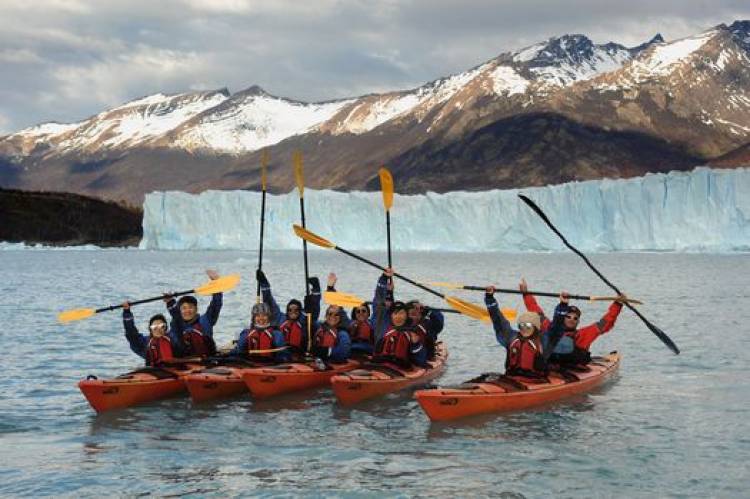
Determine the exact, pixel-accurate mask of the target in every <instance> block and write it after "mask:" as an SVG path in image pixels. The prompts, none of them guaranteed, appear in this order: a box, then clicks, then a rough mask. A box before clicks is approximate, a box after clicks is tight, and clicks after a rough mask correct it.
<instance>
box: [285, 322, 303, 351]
mask: <svg viewBox="0 0 750 499" xmlns="http://www.w3.org/2000/svg"><path fill="white" fill-rule="evenodd" d="M279 330H281V333H282V334H283V335H284V343H285V344H287V345H289V346H290V347H292V349H294V350H297V351H302V350H304V349H305V331H304V330H303V329H302V323H300V321H292V320H289V319H287V320H285V321H284V323H283V324H281V326H279Z"/></svg>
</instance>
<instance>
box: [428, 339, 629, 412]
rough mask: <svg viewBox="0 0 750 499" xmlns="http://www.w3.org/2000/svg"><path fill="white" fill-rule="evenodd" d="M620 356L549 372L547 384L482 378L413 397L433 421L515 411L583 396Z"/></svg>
mask: <svg viewBox="0 0 750 499" xmlns="http://www.w3.org/2000/svg"><path fill="white" fill-rule="evenodd" d="M619 366H620V354H618V353H617V352H611V353H610V354H609V355H606V356H604V357H594V358H593V359H592V361H591V362H590V363H589V364H587V365H586V366H582V367H577V368H576V369H565V370H561V371H551V372H550V374H549V376H548V379H547V380H546V381H542V380H537V379H531V378H526V377H522V376H504V375H483V376H481V377H479V378H477V379H475V380H472V381H468V382H466V383H463V384H461V385H459V386H457V387H444V388H434V389H430V390H418V391H417V392H415V393H414V397H415V398H416V399H417V401H418V402H419V405H420V406H421V407H422V409H423V410H424V412H425V413H426V414H427V416H428V417H429V418H430V419H431V420H432V421H447V420H451V419H458V418H462V417H466V416H473V415H477V414H484V413H493V412H506V411H517V410H521V409H526V408H529V407H533V406H537V405H541V404H545V403H548V402H553V401H556V400H560V399H562V398H565V397H568V396H571V395H577V394H581V393H586V392H588V391H590V390H592V389H593V388H595V387H597V386H599V385H601V384H602V383H604V382H606V381H607V380H609V379H610V378H611V377H612V376H613V375H614V374H615V373H616V372H617V369H618V368H619Z"/></svg>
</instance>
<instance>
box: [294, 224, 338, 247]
mask: <svg viewBox="0 0 750 499" xmlns="http://www.w3.org/2000/svg"><path fill="white" fill-rule="evenodd" d="M292 228H293V229H294V233H295V234H297V237H299V238H301V239H304V240H305V241H307V242H308V243H312V244H314V245H316V246H320V247H321V248H330V249H333V248H336V245H335V244H333V243H332V242H331V241H329V240H328V239H323V238H322V237H320V236H319V235H317V234H313V233H312V232H310V231H309V230H307V229H303V228H302V227H300V226H299V225H297V224H294V225H292Z"/></svg>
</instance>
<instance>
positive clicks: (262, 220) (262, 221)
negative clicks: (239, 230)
mask: <svg viewBox="0 0 750 499" xmlns="http://www.w3.org/2000/svg"><path fill="white" fill-rule="evenodd" d="M265 224H266V189H265V187H264V188H263V194H261V201H260V248H259V249H258V270H263V229H264V226H265ZM257 296H260V281H258V292H257Z"/></svg>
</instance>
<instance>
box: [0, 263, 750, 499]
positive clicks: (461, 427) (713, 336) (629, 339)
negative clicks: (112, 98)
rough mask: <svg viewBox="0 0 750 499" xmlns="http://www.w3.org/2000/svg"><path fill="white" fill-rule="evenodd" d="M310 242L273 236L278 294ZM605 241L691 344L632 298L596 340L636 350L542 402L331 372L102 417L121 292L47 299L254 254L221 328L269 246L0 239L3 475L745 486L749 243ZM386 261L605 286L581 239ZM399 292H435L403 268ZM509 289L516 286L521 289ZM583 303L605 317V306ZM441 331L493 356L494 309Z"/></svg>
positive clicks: (149, 483) (368, 492) (469, 354)
mask: <svg viewBox="0 0 750 499" xmlns="http://www.w3.org/2000/svg"><path fill="white" fill-rule="evenodd" d="M367 256H369V257H370V258H373V259H382V258H383V256H382V255H379V254H369V255H367ZM301 260H302V259H301V255H300V254H298V253H289V252H271V253H270V254H268V257H267V260H266V262H265V263H264V268H266V269H267V274H268V276H269V278H270V280H271V283H272V285H273V287H274V291H275V293H276V294H277V297H278V298H279V300H280V301H282V300H284V301H285V300H287V299H288V298H290V297H292V296H298V295H301V294H302V293H301V290H302V289H303V286H304V282H303V278H302V262H301ZM592 260H593V261H594V262H595V264H596V265H597V266H598V267H599V268H600V269H601V270H602V271H603V272H604V274H605V275H606V276H607V277H609V278H610V280H612V281H613V282H615V283H617V284H618V285H619V286H620V287H621V288H623V289H624V290H626V291H627V292H628V293H629V294H631V295H632V296H635V297H638V298H640V299H642V300H644V301H645V302H646V304H645V305H644V306H643V307H642V308H641V310H642V312H643V313H644V314H645V315H646V316H647V317H648V318H649V319H651V320H652V321H653V322H654V323H655V324H657V325H659V326H660V327H661V328H662V329H664V330H665V331H666V332H667V333H668V334H669V335H670V336H671V337H672V338H673V339H674V340H675V341H676V342H677V344H678V345H679V346H680V347H681V349H682V350H683V353H682V354H681V355H680V356H674V355H672V354H671V353H670V352H669V350H667V348H666V347H664V346H663V345H662V344H661V343H660V342H659V341H658V339H656V337H654V336H653V335H652V334H651V332H650V331H648V330H647V329H646V328H645V327H644V326H643V325H642V324H641V323H640V322H639V321H638V319H637V318H636V317H635V316H634V315H632V314H630V313H627V312H623V314H622V316H621V320H620V321H619V322H618V324H617V327H616V328H615V330H614V331H613V332H612V333H610V334H609V335H607V336H606V337H604V338H602V339H601V340H600V341H598V342H597V343H595V345H594V348H593V350H594V351H595V352H607V351H610V350H614V349H617V350H619V351H621V352H622V353H623V355H624V361H623V365H622V368H621V372H620V375H619V377H618V378H617V379H616V380H615V381H614V382H613V383H611V384H610V385H608V386H607V387H605V388H603V389H600V390H599V391H598V392H595V393H592V394H589V395H585V396H581V397H579V398H577V399H574V400H569V401H566V402H565V403H560V404H557V405H554V406H551V407H545V408H542V409H538V410H535V411H530V412H525V413H519V414H510V415H493V416H486V417H485V416H483V417H479V418H474V419H469V420H464V421H459V422H454V423H450V424H431V423H430V422H429V420H428V419H427V417H426V416H425V415H424V414H423V413H422V411H421V410H420V408H419V406H418V405H417V403H416V402H415V401H414V400H412V399H411V398H410V394H408V393H407V394H404V395H402V396H391V397H388V398H385V399H381V400H377V401H373V402H370V403H367V404H365V405H361V406H358V407H356V408H354V409H345V408H342V407H339V406H337V405H336V403H335V402H334V400H335V399H334V397H333V395H332V393H331V391H330V390H327V389H324V390H319V391H316V392H312V393H306V394H304V395H298V396H290V397H285V398H282V399H279V400H274V401H267V402H263V403H256V402H253V401H251V400H250V399H249V398H238V399H234V400H229V401H224V402H221V403H216V404H210V405H200V406H193V405H192V404H191V402H190V401H189V399H186V398H177V399H172V400H169V401H165V402H163V403H159V404H155V405H151V406H144V407H138V408H133V409H129V410H123V411H118V412H113V413H110V414H104V415H101V416H97V415H96V414H95V413H94V412H93V410H92V409H91V408H90V407H89V405H88V403H87V402H86V401H85V399H84V398H83V396H82V395H81V394H80V392H79V391H78V389H77V387H76V383H77V381H78V380H79V379H81V378H82V377H85V376H86V375H87V374H96V375H98V376H100V377H101V376H114V375H117V374H119V373H122V372H125V371H127V370H129V369H131V368H133V367H136V366H138V365H139V364H140V359H139V358H137V357H136V356H135V355H134V354H132V353H131V352H130V350H129V348H128V345H127V342H126V341H125V339H124V337H123V333H122V329H121V321H120V314H119V313H117V312H111V313H106V314H99V315H97V316H95V317H92V318H90V319H88V320H85V321H82V322H78V323H74V324H70V325H66V326H61V325H59V324H56V323H55V315H56V313H57V312H59V311H61V310H64V309H68V308H78V307H92V306H93V307H99V306H105V305H109V304H114V303H119V302H121V301H122V300H123V299H124V298H131V299H136V298H145V297H148V296H153V295H157V294H159V293H161V292H162V291H163V290H169V289H185V288H190V287H193V286H194V285H197V284H200V283H202V282H204V281H205V280H206V277H205V275H204V274H203V273H202V271H203V269H205V268H216V269H218V270H219V271H220V272H222V273H231V272H241V273H242V275H243V279H244V280H243V282H242V283H241V284H240V286H239V288H238V289H237V290H236V291H235V292H232V293H229V294H227V295H226V296H225V305H224V309H223V311H222V315H221V319H220V321H219V324H218V328H217V329H218V332H217V333H216V337H217V340H218V343H220V344H223V343H227V342H228V341H230V340H231V339H232V338H233V337H235V336H236V334H237V333H238V332H239V330H240V329H241V328H242V327H243V325H244V323H245V322H246V320H247V316H248V313H249V308H250V305H251V303H253V302H254V293H255V283H254V280H253V279H252V275H253V269H254V267H255V265H256V254H255V253H253V252H149V251H137V250H109V251H50V250H22V251H1V252H0V291H2V296H3V298H4V299H3V303H2V304H0V319H1V320H2V324H3V329H2V333H0V335H1V337H2V345H3V349H4V350H5V352H4V355H3V357H2V366H3V375H2V377H0V444H1V447H2V451H0V495H2V496H18V495H33V496H45V495H52V496H80V495H85V496H102V495H117V496H122V495H126V496H134V495H141V494H155V495H175V496H181V495H193V496H219V497H223V496H227V495H232V496H235V495H264V496H296V495H316V496H329V495H336V496H353V497H376V496H383V495H386V496H440V497H454V496H464V497H475V496H504V497H522V496H523V497H549V496H551V495H557V496H561V497H654V496H659V497H688V496H691V497H705V496H709V497H747V487H748V483H750V480H749V478H750V465H749V464H748V463H750V423H749V422H748V421H749V420H750V410H749V407H750V403H749V401H750V386H749V384H750V383H749V382H750V376H748V373H747V368H748V365H750V363H749V362H748V361H749V360H750V355H749V354H748V349H747V344H748V335H750V329H748V325H749V324H750V306H749V305H750V290H748V276H750V255H679V254H605V255H594V256H593V257H592ZM394 261H395V262H396V264H397V269H398V270H399V271H400V272H402V273H403V274H404V275H407V276H410V277H413V278H415V279H418V280H425V281H428V280H445V281H457V282H464V283H468V284H485V283H487V282H492V283H495V284H497V285H499V286H502V287H515V286H516V284H517V282H518V279H519V278H520V277H521V276H522V275H523V276H525V277H526V278H527V279H528V281H529V283H530V286H531V288H532V289H539V290H559V289H561V288H565V289H567V290H569V291H571V292H576V293H583V294H609V290H608V289H607V288H606V287H604V285H603V284H601V283H600V282H599V281H598V280H597V278H596V277H595V276H594V275H593V274H592V273H591V272H590V271H589V270H588V269H587V268H586V267H585V266H584V265H583V263H582V262H581V261H580V260H579V259H578V258H577V257H576V256H574V255H570V254H531V255H526V254H441V253H429V254H420V253H406V254H396V255H394ZM310 266H311V270H312V271H313V272H314V273H316V274H318V275H320V276H321V277H322V278H323V279H324V275H325V274H326V273H327V272H328V271H330V270H332V269H333V270H335V271H336V272H337V273H338V274H339V286H338V288H339V289H340V290H341V291H347V292H353V293H357V294H360V295H363V296H366V297H368V299H369V297H370V296H371V294H372V288H373V284H374V282H375V280H376V279H377V276H378V272H377V271H376V270H374V269H371V268H368V267H365V266H363V265H362V264H359V263H357V262H355V261H354V260H350V259H347V258H346V257H345V256H343V255H341V254H339V253H336V252H315V253H312V254H311V257H310ZM397 292H398V294H399V296H401V297H403V298H411V297H419V298H422V299H424V300H425V301H427V302H428V303H430V304H433V305H436V306H437V305H439V304H440V303H439V301H438V299H437V298H434V297H430V296H429V295H427V294H425V293H424V292H421V291H419V290H416V289H414V288H410V287H409V286H408V285H407V284H405V283H403V284H400V285H399V287H398V289H397ZM458 295H459V296H462V297H465V298H470V299H474V300H476V301H478V302H481V298H482V296H481V294H470V293H466V292H459V293H458ZM500 300H501V303H502V304H503V305H509V306H520V300H519V299H518V297H517V296H501V297H500ZM206 304H207V299H203V300H202V301H201V305H202V307H204V306H205V305H206ZM542 305H543V306H544V307H545V308H546V309H551V308H552V307H553V306H554V300H547V301H542ZM582 308H583V310H584V317H583V319H584V320H586V319H588V320H591V321H593V320H595V319H597V318H598V317H599V316H600V315H601V314H602V313H603V312H604V310H605V308H606V305H605V304H601V303H596V304H588V303H584V304H583V306H582ZM161 311H162V310H161V305H160V304H158V303H157V304H148V305H142V306H140V307H138V308H134V312H135V315H136V320H137V323H138V325H139V327H140V328H141V329H142V330H145V322H146V320H147V318H148V317H149V316H150V315H152V314H154V313H157V312H161ZM441 337H442V339H443V340H444V341H445V342H446V343H447V345H448V348H449V351H450V359H449V367H448V370H447V371H446V373H445V374H444V375H443V377H442V378H441V379H440V380H439V382H440V383H444V384H450V383H457V382H460V381H463V380H466V379H468V378H470V377H473V376H475V375H477V374H479V373H481V372H483V371H490V370H499V369H501V366H502V363H503V359H504V354H503V351H502V349H501V348H500V347H499V346H498V345H496V344H495V342H494V336H493V334H492V332H491V329H490V327H489V326H487V325H484V324H481V323H477V322H475V321H472V320H470V319H467V318H464V317H461V316H454V315H451V316H449V319H448V321H447V327H446V330H445V332H444V333H443V334H442V335H441Z"/></svg>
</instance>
